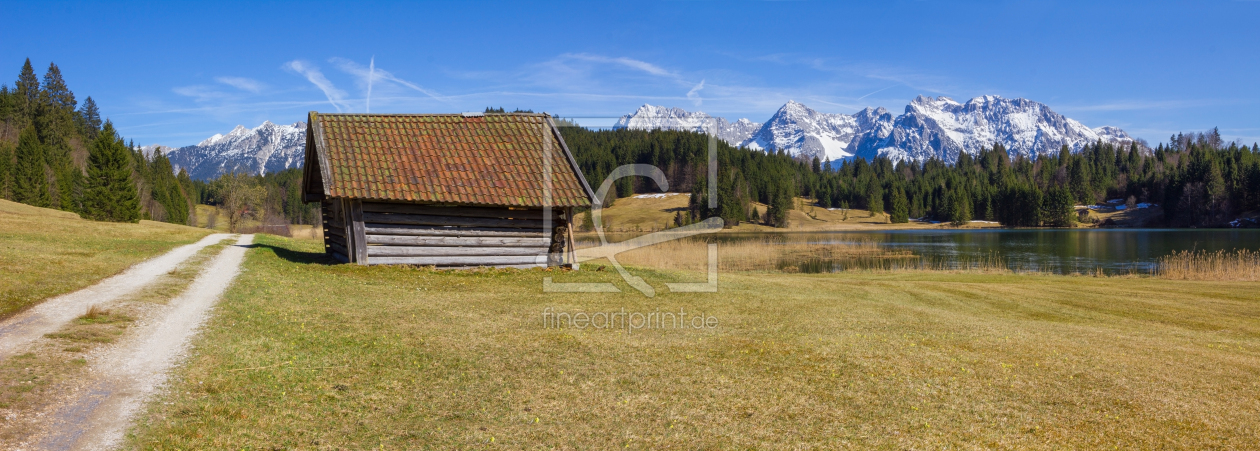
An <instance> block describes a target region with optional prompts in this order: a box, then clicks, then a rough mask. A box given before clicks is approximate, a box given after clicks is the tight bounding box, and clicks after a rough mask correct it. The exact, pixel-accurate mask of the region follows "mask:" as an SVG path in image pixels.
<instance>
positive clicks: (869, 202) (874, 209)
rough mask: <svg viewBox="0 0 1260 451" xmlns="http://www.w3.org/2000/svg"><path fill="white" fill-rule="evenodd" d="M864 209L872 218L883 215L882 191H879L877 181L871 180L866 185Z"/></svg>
mask: <svg viewBox="0 0 1260 451" xmlns="http://www.w3.org/2000/svg"><path fill="white" fill-rule="evenodd" d="M866 209H867V210H869V211H870V212H871V217H872V218H873V217H875V215H879V214H883V213H884V191H883V190H881V189H880V187H879V182H878V181H875V180H872V181H871V182H870V183H869V184H867V188H866Z"/></svg>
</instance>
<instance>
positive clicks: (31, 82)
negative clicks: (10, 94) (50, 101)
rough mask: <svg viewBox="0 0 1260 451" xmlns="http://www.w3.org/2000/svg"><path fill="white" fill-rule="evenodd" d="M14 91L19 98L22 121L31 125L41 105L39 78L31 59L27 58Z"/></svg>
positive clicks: (18, 107)
mask: <svg viewBox="0 0 1260 451" xmlns="http://www.w3.org/2000/svg"><path fill="white" fill-rule="evenodd" d="M14 89H15V91H16V93H17V97H18V105H17V109H18V113H19V116H20V117H21V118H22V120H23V121H24V122H25V123H27V124H29V123H31V122H32V121H34V120H35V109H36V106H37V105H39V92H40V91H39V78H36V76H35V68H34V67H31V59H30V58H27V59H26V63H25V64H23V65H22V72H21V73H19V74H18V80H17V83H16V84H15V85H14Z"/></svg>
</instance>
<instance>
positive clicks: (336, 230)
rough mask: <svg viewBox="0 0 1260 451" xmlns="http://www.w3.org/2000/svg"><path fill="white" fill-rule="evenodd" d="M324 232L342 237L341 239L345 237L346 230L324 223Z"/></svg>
mask: <svg viewBox="0 0 1260 451" xmlns="http://www.w3.org/2000/svg"><path fill="white" fill-rule="evenodd" d="M324 234H325V235H335V236H336V237H337V238H339V239H342V240H344V239H346V231H345V230H342V229H341V228H340V227H333V226H328V225H326V226H324Z"/></svg>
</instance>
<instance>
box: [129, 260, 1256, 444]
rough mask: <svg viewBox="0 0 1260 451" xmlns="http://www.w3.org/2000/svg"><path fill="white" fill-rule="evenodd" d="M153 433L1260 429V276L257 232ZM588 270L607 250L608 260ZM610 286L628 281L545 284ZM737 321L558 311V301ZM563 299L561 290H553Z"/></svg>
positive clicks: (1203, 440)
mask: <svg viewBox="0 0 1260 451" xmlns="http://www.w3.org/2000/svg"><path fill="white" fill-rule="evenodd" d="M257 243H258V244H257V245H256V247H255V249H253V250H251V251H250V253H249V255H248V257H247V261H246V264H245V270H244V272H243V273H242V274H241V276H240V277H239V279H238V280H237V282H236V284H235V285H234V286H233V287H232V288H231V289H230V290H229V292H228V293H227V294H226V296H225V298H224V299H222V300H221V301H220V304H219V305H218V307H217V308H216V316H215V317H214V318H213V319H212V320H211V321H210V322H209V323H208V324H207V325H206V327H205V329H204V330H203V332H202V334H201V336H200V337H199V338H198V339H197V340H196V342H195V347H194V349H193V350H192V351H191V353H190V357H189V359H188V361H187V362H186V363H185V365H184V366H182V367H181V368H180V369H179V370H177V374H176V377H175V378H174V379H173V381H174V382H172V384H173V385H172V386H171V387H170V389H169V390H168V391H167V392H166V394H165V395H163V396H162V398H161V399H158V400H155V401H154V402H152V403H151V404H150V406H149V408H148V409H149V410H148V412H147V414H145V415H143V416H144V417H145V418H146V419H145V420H143V421H142V422H141V424H140V425H139V426H137V428H136V429H135V430H134V431H133V432H132V433H131V435H130V436H129V441H130V445H129V446H131V447H137V448H148V449H225V448H234V449H242V448H244V449H368V448H372V449H380V448H384V449H427V448H432V449H451V448H472V447H502V448H508V449H520V448H531V449H543V448H559V449H587V448H612V447H616V448H632V449H659V448H686V449H696V448H854V449H865V448H875V447H878V448H916V449H917V448H999V449H1029V448H1035V449H1061V448H1104V447H1105V448H1113V447H1117V448H1121V449H1150V448H1185V449H1204V448H1227V449H1230V448H1250V447H1254V446H1255V437H1256V436H1257V435H1258V434H1260V417H1257V416H1256V415H1255V412H1258V411H1260V301H1257V300H1256V296H1255V293H1256V291H1257V288H1260V285H1258V284H1257V283H1255V282H1197V281H1172V280H1163V279H1156V278H1149V277H1123V278H1122V277H1115V278H1107V277H1101V278H1096V277H1070V276H1040V275H1011V274H983V273H965V272H964V273H948V272H874V273H841V274H783V273H756V272H746V273H723V274H721V276H720V277H721V278H720V281H721V282H720V283H721V291H720V292H718V293H668V292H667V291H666V290H665V289H664V286H663V285H662V283H663V282H671V281H674V282H677V281H701V280H702V277H701V276H700V275H699V274H697V273H693V272H675V271H646V270H635V272H636V273H637V274H639V275H642V276H643V277H645V278H646V279H647V280H648V281H649V282H650V283H652V284H653V285H655V286H657V288H658V295H657V296H656V297H655V298H647V297H644V296H642V295H640V294H638V293H637V292H636V291H635V290H633V289H630V288H628V287H627V286H626V285H625V284H624V283H622V282H621V281H620V278H619V277H618V276H617V274H616V273H615V272H612V271H588V270H584V271H581V272H567V273H566V272H558V271H557V272H543V271H516V270H504V271H477V272H440V271H432V270H425V269H413V268H403V267H359V266H353V265H326V264H324V263H323V262H324V261H325V260H323V258H322V256H321V255H320V254H318V252H320V244H319V243H318V242H316V241H310V240H290V239H282V238H276V237H271V236H259V237H258V239H257ZM594 266H595V265H586V266H584V268H588V267H594ZM544 277H553V278H554V280H555V281H556V282H573V281H587V282H590V281H612V282H614V283H616V284H617V285H618V286H620V287H621V288H622V290H623V291H624V292H623V293H544V292H543V290H542V283H543V278H544ZM680 308H681V309H685V312H686V314H687V315H688V316H690V315H694V314H701V313H702V314H703V315H704V316H705V317H706V318H707V317H712V318H714V320H713V321H716V322H717V325H716V327H713V328H700V329H654V330H646V329H640V330H634V331H633V332H632V333H628V332H627V330H625V329H608V328H592V327H587V328H585V329H574V328H565V329H557V328H548V327H545V326H544V320H543V315H542V314H543V312H544V311H550V312H566V313H577V312H579V311H584V312H619V311H622V309H624V311H626V312H639V313H654V312H667V311H668V312H674V311H678V309H680ZM547 309H550V310H547Z"/></svg>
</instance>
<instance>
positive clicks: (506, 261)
mask: <svg viewBox="0 0 1260 451" xmlns="http://www.w3.org/2000/svg"><path fill="white" fill-rule="evenodd" d="M543 261H544V262H545V261H546V259H545V257H544V259H543ZM368 264H372V265H421V266H498V265H534V264H538V257H534V256H519V257H516V256H502V257H486V256H482V257H372V258H371V259H369V261H368Z"/></svg>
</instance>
